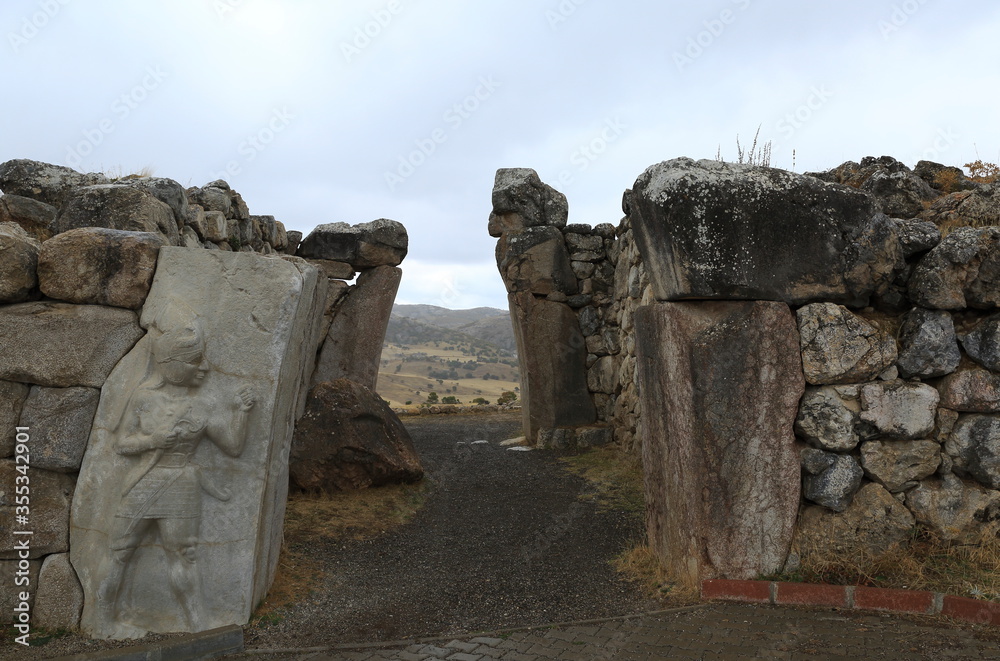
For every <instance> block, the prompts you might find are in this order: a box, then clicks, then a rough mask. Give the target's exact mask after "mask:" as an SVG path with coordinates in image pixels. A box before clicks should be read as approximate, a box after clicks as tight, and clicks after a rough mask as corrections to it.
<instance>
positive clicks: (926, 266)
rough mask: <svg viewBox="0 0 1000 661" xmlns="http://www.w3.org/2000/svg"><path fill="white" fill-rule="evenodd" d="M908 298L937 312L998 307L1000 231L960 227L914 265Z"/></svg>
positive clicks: (996, 229) (991, 228)
mask: <svg viewBox="0 0 1000 661" xmlns="http://www.w3.org/2000/svg"><path fill="white" fill-rule="evenodd" d="M909 290H910V298H911V299H912V300H913V301H914V302H915V303H916V304H917V305H919V306H921V307H925V308H931V309H936V310H961V309H962V308H966V307H971V308H979V309H985V310H989V309H992V308H995V307H996V306H997V305H1000V227H979V228H975V227H959V228H957V229H955V230H953V231H952V232H951V233H949V234H948V236H946V237H945V238H944V240H942V241H941V243H939V244H938V245H937V247H936V248H934V249H933V250H931V251H930V252H929V253H927V254H926V255H924V257H923V258H922V259H921V260H920V262H919V263H918V264H917V266H916V268H914V269H913V274H912V275H911V276H910V282H909Z"/></svg>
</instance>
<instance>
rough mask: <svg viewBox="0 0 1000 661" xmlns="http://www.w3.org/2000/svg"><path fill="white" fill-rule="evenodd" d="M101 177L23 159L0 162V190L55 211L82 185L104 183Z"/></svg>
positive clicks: (105, 178)
mask: <svg viewBox="0 0 1000 661" xmlns="http://www.w3.org/2000/svg"><path fill="white" fill-rule="evenodd" d="M106 183H108V178H107V177H105V176H104V175H103V174H96V173H90V174H81V173H80V172H77V171H76V170H74V169H72V168H67V167H64V166H62V165H51V164H49V163H42V162H40V161H32V160H29V159H26V158H18V159H14V160H12V161H7V162H5V163H0V190H2V191H3V192H4V193H6V194H8V195H20V196H23V197H30V198H31V199H33V200H38V201H39V202H44V203H45V204H49V205H51V206H53V207H56V208H57V209H58V208H59V207H61V206H62V205H63V203H64V202H65V201H66V198H67V197H69V196H70V195H72V194H73V192H74V191H75V190H76V189H77V188H80V187H82V186H93V185H95V184H106Z"/></svg>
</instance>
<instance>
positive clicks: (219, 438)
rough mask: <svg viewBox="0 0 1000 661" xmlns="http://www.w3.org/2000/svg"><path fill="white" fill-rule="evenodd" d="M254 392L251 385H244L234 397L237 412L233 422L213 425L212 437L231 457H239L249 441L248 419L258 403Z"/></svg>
mask: <svg viewBox="0 0 1000 661" xmlns="http://www.w3.org/2000/svg"><path fill="white" fill-rule="evenodd" d="M256 403H257V402H256V400H255V399H254V396H253V392H251V390H250V388H249V387H246V386H244V387H243V388H241V389H240V391H239V393H237V395H236V397H235V398H234V404H235V406H236V412H235V413H234V414H233V424H232V425H228V424H225V422H226V421H220V422H221V423H222V424H215V425H213V426H212V429H211V433H210V437H211V438H212V440H213V441H214V442H215V444H216V445H217V446H218V447H219V449H220V450H222V451H223V452H225V453H226V454H228V455H229V456H230V457H238V456H239V455H240V454H242V453H243V448H244V447H245V446H246V442H247V420H248V418H249V417H250V409H252V408H253V407H254V405H255V404H256Z"/></svg>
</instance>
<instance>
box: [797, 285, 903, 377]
mask: <svg viewBox="0 0 1000 661" xmlns="http://www.w3.org/2000/svg"><path fill="white" fill-rule="evenodd" d="M795 314H796V317H797V318H798V325H799V336H800V344H801V350H802V368H803V370H804V371H805V375H806V381H807V382H809V383H811V384H813V385H824V384H840V383H858V382H861V381H871V380H873V379H875V378H877V377H878V375H879V374H881V373H882V372H883V371H885V370H886V369H887V368H888V367H889V366H891V365H892V364H893V363H895V362H896V356H897V353H896V342H895V340H894V339H893V337H892V336H891V335H890V334H889V333H887V332H885V331H882V330H880V329H878V328H876V327H875V326H873V325H872V324H870V323H868V322H867V321H865V320H864V319H862V318H861V317H859V316H857V315H855V314H854V313H852V312H851V311H850V310H848V309H847V308H845V307H843V306H841V305H837V304H835V303H810V304H809V305H804V306H802V307H801V308H799V309H798V311H797V312H796V313H795Z"/></svg>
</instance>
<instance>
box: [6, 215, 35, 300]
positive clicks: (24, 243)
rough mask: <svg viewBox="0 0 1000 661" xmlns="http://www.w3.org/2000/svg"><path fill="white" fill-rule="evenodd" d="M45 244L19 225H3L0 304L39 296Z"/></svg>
mask: <svg viewBox="0 0 1000 661" xmlns="http://www.w3.org/2000/svg"><path fill="white" fill-rule="evenodd" d="M40 249H41V244H40V243H39V242H38V241H37V240H36V239H33V238H32V237H31V236H30V235H29V234H28V233H27V232H25V231H24V230H23V229H22V228H21V226H20V225H17V224H15V223H0V303H19V302H21V301H27V300H29V299H30V298H32V297H33V296H37V290H38V274H37V269H38V252H39V250H40Z"/></svg>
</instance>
